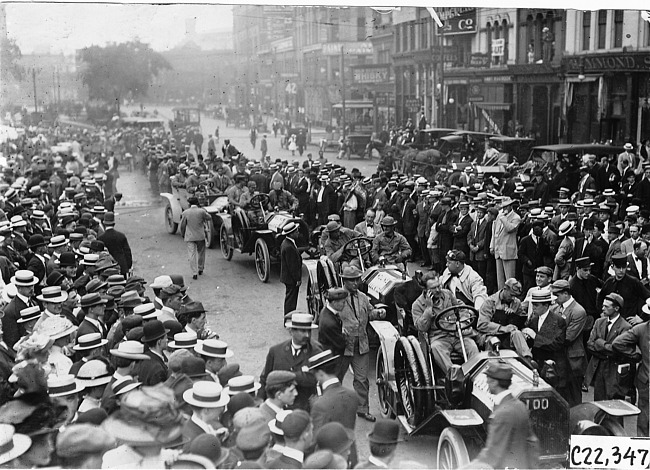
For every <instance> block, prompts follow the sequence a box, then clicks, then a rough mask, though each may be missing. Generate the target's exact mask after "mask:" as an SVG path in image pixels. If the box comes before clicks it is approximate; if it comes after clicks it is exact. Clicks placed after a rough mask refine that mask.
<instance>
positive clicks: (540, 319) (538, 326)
mask: <svg viewBox="0 0 650 470" xmlns="http://www.w3.org/2000/svg"><path fill="white" fill-rule="evenodd" d="M548 312H549V311H548V310H547V311H546V312H544V313H542V314H541V315H540V316H539V321H538V322H537V331H538V332H539V331H541V329H542V325H543V324H544V322H545V321H546V317H548Z"/></svg>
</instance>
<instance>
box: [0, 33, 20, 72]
mask: <svg viewBox="0 0 650 470" xmlns="http://www.w3.org/2000/svg"><path fill="white" fill-rule="evenodd" d="M22 56H23V55H22V53H21V52H20V48H19V47H18V44H16V41H15V40H14V39H9V38H2V42H1V43H0V77H9V76H10V77H13V78H14V79H16V80H18V81H21V80H22V79H23V77H24V75H25V69H24V68H23V67H22V65H20V59H21V57H22Z"/></svg>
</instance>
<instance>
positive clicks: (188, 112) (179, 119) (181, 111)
mask: <svg viewBox="0 0 650 470" xmlns="http://www.w3.org/2000/svg"><path fill="white" fill-rule="evenodd" d="M172 113H174V119H170V121H169V128H170V129H171V131H172V132H176V130H177V129H182V128H183V127H187V126H192V127H198V128H199V129H200V127H201V110H200V109H199V108H196V107H178V108H172Z"/></svg>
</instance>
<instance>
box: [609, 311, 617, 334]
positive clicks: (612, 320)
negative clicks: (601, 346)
mask: <svg viewBox="0 0 650 470" xmlns="http://www.w3.org/2000/svg"><path fill="white" fill-rule="evenodd" d="M618 317H620V315H616V316H615V317H614V318H610V319H608V320H607V333H609V330H610V329H611V328H612V325H613V324H614V323H616V320H618Z"/></svg>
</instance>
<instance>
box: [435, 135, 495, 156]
mask: <svg viewBox="0 0 650 470" xmlns="http://www.w3.org/2000/svg"><path fill="white" fill-rule="evenodd" d="M494 136H495V134H489V133H487V132H473V131H456V132H453V133H452V134H449V135H446V136H443V137H440V139H438V142H439V144H438V149H437V150H438V151H439V152H440V153H441V154H442V155H444V157H445V158H446V159H447V161H449V162H463V161H471V160H474V159H476V158H478V157H479V156H482V155H483V153H484V152H485V141H486V140H488V139H489V138H490V137H494Z"/></svg>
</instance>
